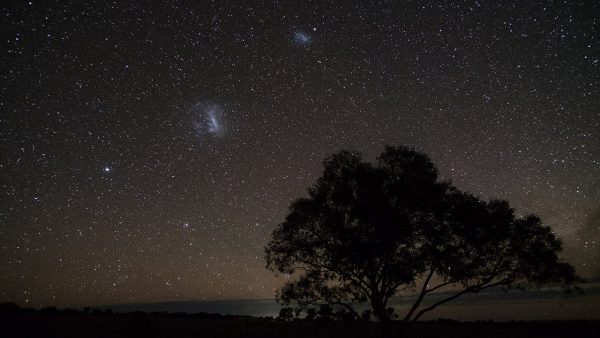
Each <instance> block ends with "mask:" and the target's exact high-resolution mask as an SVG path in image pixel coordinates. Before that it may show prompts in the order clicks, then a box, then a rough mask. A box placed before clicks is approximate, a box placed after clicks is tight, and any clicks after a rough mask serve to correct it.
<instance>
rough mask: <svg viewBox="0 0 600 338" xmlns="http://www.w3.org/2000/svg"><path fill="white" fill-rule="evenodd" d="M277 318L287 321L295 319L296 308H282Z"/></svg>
mask: <svg viewBox="0 0 600 338" xmlns="http://www.w3.org/2000/svg"><path fill="white" fill-rule="evenodd" d="M277 319H279V320H283V321H285V322H288V321H290V320H292V319H294V309H293V308H291V307H284V308H282V309H281V310H279V316H278V317H277Z"/></svg>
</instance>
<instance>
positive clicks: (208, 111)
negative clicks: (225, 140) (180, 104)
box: [189, 103, 227, 138]
mask: <svg viewBox="0 0 600 338" xmlns="http://www.w3.org/2000/svg"><path fill="white" fill-rule="evenodd" d="M189 111H190V113H191V114H192V124H193V127H194V130H195V131H196V134H197V135H198V136H214V137H219V138H221V137H223V136H225V133H226V131H227V129H226V127H225V115H224V112H223V109H222V108H221V106H219V105H216V104H205V103H197V104H195V105H193V106H192V107H191V108H190V110H189Z"/></svg>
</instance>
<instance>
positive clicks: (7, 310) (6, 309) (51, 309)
mask: <svg viewBox="0 0 600 338" xmlns="http://www.w3.org/2000/svg"><path fill="white" fill-rule="evenodd" d="M0 314H46V315H104V316H106V315H127V316H167V317H196V318H207V319H219V318H223V319H238V318H254V319H265V320H273V317H260V318H256V317H250V316H236V315H229V314H225V315H222V314H220V313H204V312H199V313H186V312H167V311H153V312H144V311H130V312H114V311H113V310H111V309H102V308H92V307H84V308H82V309H73V308H64V309H59V308H57V307H56V306H48V307H45V308H42V309H39V310H38V309H34V308H32V307H26V308H22V307H19V306H18V305H17V304H15V303H0Z"/></svg>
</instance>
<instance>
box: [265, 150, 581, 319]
mask: <svg viewBox="0 0 600 338" xmlns="http://www.w3.org/2000/svg"><path fill="white" fill-rule="evenodd" d="M265 250H266V260H267V267H268V268H269V269H271V270H273V271H278V272H281V273H286V274H290V275H291V276H294V278H292V279H291V280H290V281H289V282H288V283H286V284H285V285H284V286H283V287H282V289H280V291H279V292H278V300H280V301H282V302H283V303H284V304H288V305H289V304H291V303H292V302H294V303H295V304H296V305H297V306H298V307H299V308H301V309H308V308H318V307H319V306H321V305H323V304H327V305H328V306H331V307H337V308H344V309H345V310H346V311H348V312H352V313H353V315H355V316H356V317H358V314H356V312H355V310H354V305H356V304H357V303H363V302H369V304H370V305H371V308H372V310H373V315H374V316H375V317H376V318H378V319H379V320H381V321H382V322H384V321H387V320H388V319H389V317H390V312H389V311H387V310H386V309H387V304H388V301H389V299H390V297H392V296H394V295H397V294H399V293H400V292H401V291H402V290H406V289H416V285H417V282H418V281H424V283H423V284H424V286H423V287H422V288H420V289H419V290H417V292H418V298H417V301H416V302H415V303H414V306H413V307H412V309H411V310H410V311H409V312H408V313H407V314H406V316H405V319H406V320H409V319H415V320H416V319H418V318H419V317H421V316H422V315H423V314H424V313H426V312H427V311H430V310H432V309H433V308H435V307H436V306H438V305H441V304H443V303H445V302H447V301H449V300H452V299H454V298H456V297H459V296H460V295H462V294H465V293H477V292H479V291H481V290H483V289H486V288H490V287H495V286H498V287H504V288H512V287H518V288H525V287H529V286H541V285H543V284H547V283H556V284H561V285H563V286H568V285H570V284H572V283H573V282H574V281H575V280H576V278H577V277H576V276H575V273H574V270H573V268H572V267H571V266H570V265H568V264H566V263H564V262H562V261H560V259H559V258H558V253H559V252H560V251H561V243H560V241H559V240H558V239H557V238H556V237H555V236H554V235H553V233H552V231H551V229H550V228H549V227H547V226H544V225H543V224H542V222H541V221H540V219H539V218H538V217H536V216H533V215H530V216H525V217H522V218H517V217H515V215H514V211H513V210H512V209H511V208H510V206H509V204H508V202H506V201H500V200H492V201H490V202H485V201H482V200H480V199H478V198H476V197H474V196H472V195H470V194H467V193H463V192H460V191H458V190H457V189H456V188H454V187H453V186H452V185H451V184H449V183H448V182H444V181H441V180H440V179H439V178H438V172H437V169H436V168H435V166H434V165H433V163H432V162H431V160H430V159H429V158H428V157H427V156H426V155H425V154H422V153H419V152H417V151H414V150H412V149H408V148H405V147H387V148H386V149H385V151H384V152H383V153H382V154H381V155H380V156H379V157H378V158H377V161H376V162H375V163H369V162H366V161H363V160H362V158H361V155H360V154H358V153H351V152H347V151H343V152H340V153H337V154H334V155H333V156H331V157H329V158H327V159H326V160H325V161H324V171H323V174H322V176H321V177H320V178H319V179H318V180H317V182H316V184H315V185H314V186H313V187H311V188H309V193H308V197H305V198H299V199H297V200H295V201H294V202H293V203H292V205H291V206H290V210H289V213H288V215H287V217H286V219H285V221H284V222H283V223H281V224H279V225H278V227H277V228H276V229H275V230H274V231H273V234H272V239H271V241H270V242H269V243H268V245H267V247H266V249H265ZM434 281H436V282H437V283H435V284H434V283H433V282H434ZM452 286H453V287H454V288H455V289H456V288H459V289H458V290H459V291H458V292H457V293H456V294H455V295H452V296H449V297H448V298H447V299H444V300H442V301H440V302H438V303H435V304H433V305H431V306H428V307H425V308H422V307H421V302H422V300H423V299H424V298H425V296H426V295H427V294H429V293H431V292H434V291H436V290H439V289H441V288H444V287H452Z"/></svg>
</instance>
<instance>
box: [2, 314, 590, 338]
mask: <svg viewBox="0 0 600 338" xmlns="http://www.w3.org/2000/svg"><path fill="white" fill-rule="evenodd" d="M0 327H1V331H0V336H1V337H7V338H8V337H48V338H50V337H261V338H263V337H264V338H268V337H310V338H317V337H328V338H329V337H334V338H345V337H378V336H379V325H378V323H368V322H352V323H342V322H314V321H313V322H309V321H297V322H280V321H274V320H262V319H257V318H240V317H236V318H199V317H194V316H164V315H152V314H144V315H127V314H116V315H109V314H101V315H92V314H40V313H33V314H1V315H0ZM401 329H402V326H401V325H400V324H399V323H394V325H393V326H392V333H393V336H399V333H400V330H401ZM594 332H596V333H595V334H594ZM598 332H600V322H599V321H555V322H505V323H494V322H454V321H437V322H423V323H417V324H414V325H412V326H411V327H409V328H406V335H405V336H406V337H444V338H446V337H447V338H453V337H503V338H505V337H509V338H518V337H543V338H551V337H578V338H580V337H597V333H598Z"/></svg>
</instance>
